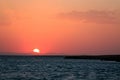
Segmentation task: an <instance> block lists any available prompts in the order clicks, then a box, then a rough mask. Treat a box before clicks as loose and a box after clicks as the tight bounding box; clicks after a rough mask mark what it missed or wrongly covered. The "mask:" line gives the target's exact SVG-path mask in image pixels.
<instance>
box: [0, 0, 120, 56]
mask: <svg viewBox="0 0 120 80" xmlns="http://www.w3.org/2000/svg"><path fill="white" fill-rule="evenodd" d="M119 4H120V1H119V0H54V1H52V0H0V52H17V53H24V54H25V55H26V54H28V53H30V54H29V55H31V54H33V53H32V50H33V49H34V48H39V49H40V50H41V54H48V55H51V54H53V53H54V54H56V55H57V54H58V55H66V54H67V55H74V54H75V55H80V54H82V55H83V54H120V5H119Z"/></svg>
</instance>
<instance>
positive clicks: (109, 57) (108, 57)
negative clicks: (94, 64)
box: [64, 55, 120, 62]
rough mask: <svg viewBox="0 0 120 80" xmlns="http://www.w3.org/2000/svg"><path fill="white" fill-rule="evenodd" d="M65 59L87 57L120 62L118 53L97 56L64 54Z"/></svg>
mask: <svg viewBox="0 0 120 80" xmlns="http://www.w3.org/2000/svg"><path fill="white" fill-rule="evenodd" d="M64 58H65V59H88V60H103V61H117V62H120V55H98V56H91V55H90V56H88V55H87V56H86V55H83V56H65V57H64Z"/></svg>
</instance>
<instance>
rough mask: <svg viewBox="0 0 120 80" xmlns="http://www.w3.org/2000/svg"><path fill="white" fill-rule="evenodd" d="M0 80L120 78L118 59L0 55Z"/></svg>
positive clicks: (91, 79) (118, 79) (117, 79)
mask: <svg viewBox="0 0 120 80" xmlns="http://www.w3.org/2000/svg"><path fill="white" fill-rule="evenodd" d="M0 80H120V62H115V61H100V60H84V59H64V58H63V57H51V56H46V57H45V56H44V57H40V56H0Z"/></svg>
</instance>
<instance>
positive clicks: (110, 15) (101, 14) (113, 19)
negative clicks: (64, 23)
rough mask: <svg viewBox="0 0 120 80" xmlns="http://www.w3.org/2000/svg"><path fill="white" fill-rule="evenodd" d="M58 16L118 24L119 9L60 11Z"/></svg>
mask: <svg viewBox="0 0 120 80" xmlns="http://www.w3.org/2000/svg"><path fill="white" fill-rule="evenodd" d="M59 17H60V18H64V19H70V20H77V21H82V22H90V23H91V22H92V23H102V24H119V23H120V13H119V11H97V10H90V11H85V12H82V11H72V12H68V13H60V14H59Z"/></svg>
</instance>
